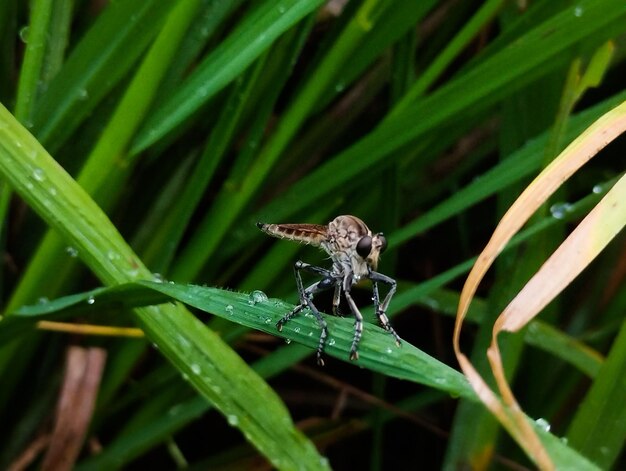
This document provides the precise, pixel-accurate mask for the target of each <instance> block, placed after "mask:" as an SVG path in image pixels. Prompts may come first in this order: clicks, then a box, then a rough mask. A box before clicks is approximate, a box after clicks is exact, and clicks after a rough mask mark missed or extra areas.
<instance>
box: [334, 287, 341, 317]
mask: <svg viewBox="0 0 626 471" xmlns="http://www.w3.org/2000/svg"><path fill="white" fill-rule="evenodd" d="M340 302H341V283H338V282H335V292H334V293H333V315H334V316H338V315H339V303H340Z"/></svg>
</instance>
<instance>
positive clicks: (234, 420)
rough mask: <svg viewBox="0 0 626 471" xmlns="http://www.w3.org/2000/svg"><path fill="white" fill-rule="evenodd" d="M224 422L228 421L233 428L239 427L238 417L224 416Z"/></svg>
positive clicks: (233, 415) (232, 415)
mask: <svg viewBox="0 0 626 471" xmlns="http://www.w3.org/2000/svg"><path fill="white" fill-rule="evenodd" d="M226 420H228V423H229V424H230V425H232V426H233V427H236V426H237V425H239V417H237V416H236V415H235V414H228V415H227V416H226Z"/></svg>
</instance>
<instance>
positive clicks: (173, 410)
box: [167, 404, 182, 417]
mask: <svg viewBox="0 0 626 471" xmlns="http://www.w3.org/2000/svg"><path fill="white" fill-rule="evenodd" d="M181 409H182V406H181V405H180V404H176V405H175V406H172V407H170V409H169V410H168V411H167V413H168V415H169V416H171V417H174V416H176V415H178V414H180V410H181Z"/></svg>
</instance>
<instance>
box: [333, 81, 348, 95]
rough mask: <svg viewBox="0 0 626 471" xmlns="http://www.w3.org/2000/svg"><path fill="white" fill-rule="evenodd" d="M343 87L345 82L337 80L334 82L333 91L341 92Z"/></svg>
mask: <svg viewBox="0 0 626 471" xmlns="http://www.w3.org/2000/svg"><path fill="white" fill-rule="evenodd" d="M345 88H346V84H345V83H343V82H339V83H337V84H335V91H336V92H337V93H341V92H343V90H344V89H345Z"/></svg>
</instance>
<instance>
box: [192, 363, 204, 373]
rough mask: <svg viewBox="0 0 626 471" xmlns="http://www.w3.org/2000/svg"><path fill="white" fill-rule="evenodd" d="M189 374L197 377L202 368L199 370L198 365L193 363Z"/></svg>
mask: <svg viewBox="0 0 626 471" xmlns="http://www.w3.org/2000/svg"><path fill="white" fill-rule="evenodd" d="M191 372H192V373H193V374H195V375H199V374H200V373H202V368H200V365H198V364H197V363H193V364H192V365H191Z"/></svg>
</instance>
